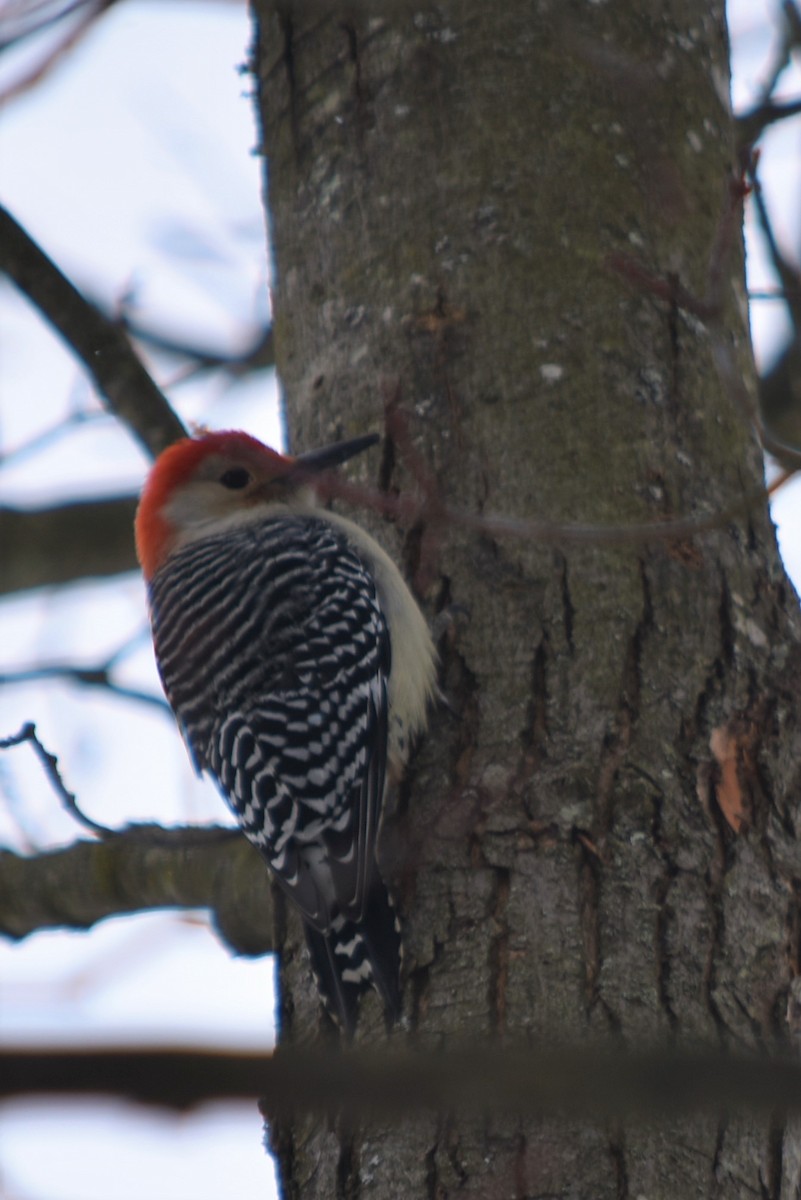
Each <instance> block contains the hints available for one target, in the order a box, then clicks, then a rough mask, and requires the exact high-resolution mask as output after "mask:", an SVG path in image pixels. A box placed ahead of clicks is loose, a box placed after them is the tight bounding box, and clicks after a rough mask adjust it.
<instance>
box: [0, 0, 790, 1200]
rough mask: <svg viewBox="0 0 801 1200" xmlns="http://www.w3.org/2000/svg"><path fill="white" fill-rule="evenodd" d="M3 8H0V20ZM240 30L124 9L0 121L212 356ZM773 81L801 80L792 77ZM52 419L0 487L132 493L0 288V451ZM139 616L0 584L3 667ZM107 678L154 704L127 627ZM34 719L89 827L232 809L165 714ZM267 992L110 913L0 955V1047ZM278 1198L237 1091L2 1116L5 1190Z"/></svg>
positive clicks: (264, 981)
mask: <svg viewBox="0 0 801 1200" xmlns="http://www.w3.org/2000/svg"><path fill="white" fill-rule="evenodd" d="M775 7H776V6H775V5H774V4H773V3H768V0H736V2H733V3H731V4H730V11H731V13H732V34H733V44H734V51H735V67H736V72H737V73H736V76H735V84H734V97H735V104H737V105H739V106H741V107H742V106H745V105H747V104H748V103H749V101H750V100H751V99H752V98H753V95H754V90H755V87H757V86H758V84H759V82H761V80H762V79H763V78H764V74H765V70H766V63H767V61H768V56H769V53H770V46H771V44H772V37H773V34H772V32H771V27H770V24H769V17H770V14H771V13H772V12H773V11H774V8H775ZM3 8H4V2H3V0H0V20H1V19H2V16H3ZM249 36H250V34H249V28H248V23H247V16H246V12H245V8H244V5H240V4H238V3H235V2H227V3H226V2H222V0H220V2H217V3H214V2H210V0H197V2H191V0H175V2H174V3H170V2H168V0H160V2H159V3H158V4H154V3H152V2H151V0H126V2H125V3H121V4H119V5H117V6H115V7H114V8H113V9H112V10H111V12H110V13H109V14H108V15H107V16H106V17H104V18H103V20H102V21H100V22H99V23H98V25H97V26H96V28H95V29H94V31H93V33H92V34H91V36H90V37H89V38H88V39H87V40H86V41H85V42H84V43H83V45H82V46H81V47H80V48H79V49H78V50H77V51H75V52H74V53H73V54H71V55H70V56H69V57H68V58H66V59H65V60H64V62H63V64H62V65H61V66H60V67H59V68H58V69H57V70H56V71H54V72H53V73H52V75H51V76H50V78H49V79H48V80H47V82H46V83H45V84H42V85H40V86H37V87H35V88H34V89H33V90H31V91H30V92H29V93H27V94H26V95H25V96H23V97H22V98H21V99H18V100H16V101H14V102H13V103H12V104H10V105H9V106H8V108H7V110H6V111H5V113H4V114H3V117H2V121H0V192H2V198H3V202H4V203H5V204H7V205H8V207H9V208H10V209H11V211H12V212H14V213H16V214H17V215H18V216H19V217H20V218H21V219H22V220H23V222H24V223H25V225H26V226H27V228H28V229H29V230H30V231H31V233H32V234H33V235H34V236H35V237H36V238H38V239H39V240H40V241H41V243H42V245H43V246H44V248H45V249H46V250H48V251H49V252H50V253H51V254H52V256H53V257H54V258H55V260H56V261H57V262H58V263H59V264H60V265H61V266H62V267H63V268H64V269H65V270H66V271H67V272H68V273H71V275H72V277H73V279H74V281H75V282H76V283H77V284H78V285H79V286H80V287H81V288H83V289H84V290H87V291H88V292H90V293H92V294H93V295H94V296H95V297H97V298H99V299H100V300H102V301H104V302H105V303H107V304H109V305H114V304H117V303H119V302H120V301H121V299H122V298H123V297H124V296H132V297H133V308H134V311H135V312H136V313H137V314H138V315H139V314H141V315H142V316H143V317H146V319H147V323H148V324H149V325H150V326H152V327H154V328H162V329H164V331H165V332H170V333H174V334H176V335H178V336H181V335H185V336H187V337H191V339H192V341H193V342H195V343H201V344H206V345H211V346H217V347H219V348H220V349H229V350H234V349H236V348H237V346H239V345H241V344H243V343H246V342H247V341H248V340H249V338H250V336H252V334H253V333H254V331H255V330H256V329H257V328H258V327H259V325H260V323H262V322H263V321H264V320H265V317H266V314H267V313H268V310H269V303H268V292H267V280H266V273H265V265H264V264H265V261H266V257H265V251H264V230H263V215H262V211H261V205H260V195H261V179H260V163H259V161H258V159H257V158H256V157H254V156H253V155H252V154H251V150H252V147H253V146H254V144H255V140H256V135H255V129H254V125H253V116H252V111H251V107H250V103H249V100H248V98H247V95H246V93H247V91H248V89H249V86H250V84H249V80H248V78H247V76H241V75H239V74H238V73H237V71H236V67H237V65H238V64H240V63H241V62H242V61H243V60H244V58H245V55H246V46H247V43H248V40H249ZM30 53H31V52H30V51H28V50H26V52H25V56H19V57H17V58H15V59H13V60H11V62H10V63H8V64H6V65H4V62H3V61H2V60H0V86H2V83H3V81H4V80H7V79H8V78H9V77H10V76H13V75H14V74H15V73H16V72H18V71H19V70H20V68H21V65H22V58H23V57H27V56H29V55H30ZM782 91H783V93H784V94H785V95H786V96H788V97H789V96H792V97H796V96H798V95H801V79H799V73H798V70H797V69H795V70H794V71H793V72H792V73H789V72H788V73H787V79H786V80H784V81H783V89H782ZM798 138H799V132H798V125H797V124H793V123H791V124H788V125H787V126H786V127H781V128H778V129H777V130H775V131H774V132H773V133H772V134H771V135H770V138H769V139H768V140H767V142H766V146H765V149H764V151H763V159H762V170H763V181H764V186H765V191H766V196H767V200H768V204H769V207H770V211H771V215H772V217H773V219H774V221H775V223H776V230H777V234H778V236H779V238H780V240H781V241H782V242H783V244H784V245H785V247H786V248H788V250H790V251H793V250H796V251H797V248H798V245H799V227H798V204H797V199H798V196H799V194H801V155H799V153H798V151H799V146H798ZM748 230H749V234H750V235H751V241H750V242H749V275H750V283H751V286H752V287H762V286H764V285H765V284H766V283H767V284H769V285H773V286H775V281H774V280H773V279H772V278H771V276H770V273H769V271H768V270H767V268H766V266H765V264H764V260H763V258H762V254H761V247H760V244H759V239H758V238H757V237H754V236H753V233H754V230H753V223H752V222H751V221H750V220H749V223H748ZM752 323H753V329H754V336H755V340H756V346H757V357H758V360H759V361H760V362H762V363H764V362H767V361H769V360H770V358H771V357H772V355H773V353H774V352H775V350H776V348H777V346H778V344H779V343H780V341H781V338H782V337H783V335H784V326H783V325H782V318H781V313H780V306H779V305H777V304H775V303H769V302H767V303H762V304H759V305H755V306H754V309H753V313H752ZM153 369H154V371H155V373H156V375H157V377H158V378H159V381H160V382H161V383H162V384H164V383H165V382H166V381H168V380H169V379H170V377H171V373H172V372H173V371H174V361H173V362H172V363H168V362H167V361H165V360H164V359H162V360H160V361H156V362H155V364H154V365H153ZM169 394H170V396H171V398H172V399H173V400H174V402H175V403H176V406H177V407H178V408H179V411H180V412H181V415H182V416H183V417H184V418H185V419H187V420H202V421H204V422H206V423H208V424H209V425H211V426H217V427H224V426H227V427H237V426H242V427H246V428H248V429H249V430H251V431H252V432H253V433H255V434H256V435H257V436H260V437H262V438H263V439H264V440H266V441H268V442H270V443H271V444H273V445H275V444H276V443H277V442H278V441H279V438H280V429H279V424H278V418H277V407H276V395H275V387H274V384H273V382H272V380H271V377H270V376H269V375H266V374H264V373H262V374H259V375H255V376H251V377H250V379H249V380H248V381H247V382H244V383H232V382H231V381H230V380H229V379H227V378H225V377H224V376H221V375H220V374H217V375H215V376H211V377H210V378H208V377H207V378H204V379H202V380H200V381H194V382H190V383H183V384H180V385H176V386H174V387H172V388H171V389H169ZM70 412H73V413H74V412H80V413H91V414H95V416H94V418H93V419H92V420H89V421H85V422H83V423H81V424H80V425H77V426H75V427H74V428H73V429H71V430H70V431H69V432H68V433H67V434H65V435H64V436H61V437H57V438H55V439H53V440H52V441H51V442H50V443H48V444H47V446H46V448H44V449H42V450H40V451H37V452H35V453H28V454H20V455H18V456H17V457H12V458H11V459H10V460H9V461H8V463H7V464H6V465H5V466H4V467H3V470H2V472H1V473H0V502H6V503H9V502H11V503H19V504H32V505H35V504H38V503H44V502H48V501H52V500H54V499H59V498H65V497H67V496H75V495H76V494H82V495H88V494H108V493H111V492H117V491H129V490H131V489H133V488H135V487H138V486H139V484H140V483H141V480H142V476H143V473H144V470H145V468H146V465H147V464H146V463H145V460H144V457H143V456H142V454H141V453H140V452H139V450H138V449H137V447H136V445H135V444H134V443H133V441H132V440H131V439H130V438H129V437H128V436H127V435H126V434H125V433H124V432H123V431H122V430H121V428H120V427H119V425H118V424H116V423H115V422H113V421H110V420H106V419H105V418H103V417H102V416H98V415H97V414H98V412H99V406H98V404H97V402H96V400H95V399H94V397H93V395H92V393H91V391H90V389H89V387H88V385H87V384H86V382H85V381H84V380H83V378H82V376H81V373H80V371H79V370H78V368H77V367H76V365H75V363H74V361H73V359H72V358H71V357H70V355H69V354H68V353H67V352H66V350H65V349H64V348H63V347H62V346H61V345H60V343H59V342H58V341H57V339H56V338H55V337H54V336H53V335H52V334H51V333H50V331H49V330H48V329H47V328H46V327H45V326H44V325H43V324H42V322H41V321H40V319H39V318H38V316H37V315H36V314H35V313H34V312H33V311H32V310H30V309H29V308H28V307H27V306H26V305H23V304H20V302H19V299H18V297H17V296H16V294H14V293H12V292H11V289H10V288H9V287H8V285H5V284H2V283H0V447H1V448H2V452H3V453H8V452H9V451H11V450H14V449H15V448H18V447H22V446H24V445H26V444H27V443H28V442H30V441H31V439H33V438H36V437H38V436H39V435H41V434H43V433H44V432H46V431H47V430H49V429H52V428H54V427H56V426H57V425H59V423H60V422H62V421H63V420H64V417H65V415H66V414H68V413H70ZM799 505H801V483H795V484H793V485H791V486H790V487H788V488H786V489H784V490H783V491H782V492H780V494H779V498H778V500H777V502H776V506H775V510H774V515H775V516H776V517H777V519H778V520H779V521H780V522H781V523H782V527H781V544H782V549H783V553H784V555H785V560H786V562H787V563H788V567H789V568H790V569H791V571H792V572H793V574H794V577H795V579H796V580H797V581H798V580H799V579H801V538H799V536H798V510H799ZM144 612H145V607H144V597H143V590H142V586H141V584H140V581H139V579H138V578H137V577H135V576H131V577H129V578H127V579H125V580H122V581H120V580H114V581H109V582H105V583H98V584H95V585H91V586H89V585H87V586H74V587H70V588H66V589H61V590H58V591H42V592H40V593H37V594H36V595H34V596H29V595H28V596H22V597H19V598H12V599H11V600H9V601H6V602H4V603H2V604H0V647H2V651H0V670H1V671H9V670H14V669H16V668H21V667H24V666H29V665H32V664H36V663H43V662H52V661H54V660H59V661H63V660H65V659H66V660H68V661H72V662H76V661H77V662H81V663H87V664H93V663H97V662H99V661H101V660H102V658H103V656H104V655H105V654H108V653H111V652H113V651H114V650H115V649H116V648H118V647H119V646H120V645H121V644H123V643H125V642H127V641H128V640H129V639H131V638H133V637H135V636H136V635H137V634H139V635H143V633H144ZM119 679H120V682H121V683H129V684H135V685H136V686H139V687H143V688H146V689H149V690H150V691H151V692H152V693H153V694H154V695H156V694H158V693H159V688H158V683H157V679H156V676H155V669H154V665H153V660H152V652H151V649H150V642H149V638H148V637H147V636H146V635H144V636H139V640H138V641H137V642H136V643H135V644H134V647H133V649H132V651H131V653H130V654H129V655H128V656H127V657H126V659H125V661H124V664H123V665H122V667H121V669H120V672H119ZM29 719H30V720H34V721H35V722H36V724H37V727H38V729H39V732H40V735H41V737H42V739H43V740H44V742H45V744H46V745H47V746H48V747H49V748H50V749H52V750H53V751H54V752H56V753H58V755H59V758H60V762H61V766H62V769H63V772H64V775H65V779H66V782H67V783H68V785H69V786H70V787H71V788H72V789H73V790H74V791H75V792H76V793H77V794H78V796H79V799H80V802H81V805H82V807H83V808H84V809H85V810H86V811H87V812H88V813H89V814H90V815H92V816H94V817H95V818H96V819H98V820H100V821H102V822H104V823H109V824H115V823H119V824H123V823H125V822H126V821H138V820H148V819H155V820H160V821H162V822H164V823H170V822H180V821H186V820H192V821H210V822H218V821H221V820H225V819H226V813H225V810H224V808H223V806H222V804H221V802H220V800H219V798H218V797H217V794H216V792H214V790H213V789H212V788H211V786H210V785H209V784H207V783H203V782H200V781H198V780H196V779H195V778H194V777H193V775H192V773H191V771H190V769H189V766H188V762H187V760H186V755H185V752H184V749H183V746H182V745H181V743H180V740H179V739H178V738H177V737H176V735H175V729H174V726H173V724H172V722H171V720H170V719H168V718H167V717H165V716H164V715H163V714H162V713H160V712H158V711H149V710H147V709H145V708H143V707H138V706H132V705H131V704H130V703H127V702H125V701H122V700H119V701H115V700H113V699H109V698H108V697H107V696H105V695H98V694H90V693H88V692H85V691H84V692H80V691H76V690H75V689H74V688H70V687H68V686H66V685H63V684H52V683H51V684H47V685H42V684H35V685H34V684H30V685H26V686H24V687H18V688H13V689H6V690H5V692H3V693H0V736H3V735H5V734H8V733H12V732H14V731H16V730H17V729H18V728H19V727H20V725H21V724H22V722H23V721H24V720H29ZM143 748H146V752H145V753H143ZM75 836H76V829H75V826H74V824H73V823H72V822H71V820H70V819H69V818H67V817H66V815H65V814H64V813H62V812H61V811H60V810H59V808H58V805H57V803H56V801H55V799H54V797H53V796H52V794H51V793H50V791H49V789H48V787H47V786H46V784H45V782H44V781H43V778H42V774H41V771H40V769H39V767H38V765H37V764H36V763H35V762H34V761H33V757H32V755H30V753H29V751H28V750H27V749H24V748H21V749H18V750H16V751H14V752H12V753H10V754H5V755H0V844H11V845H19V846H27V847H32V846H42V845H47V844H52V843H66V842H69V841H72V840H73V839H74V838H75ZM272 1007H273V995H272V966H271V964H270V962H269V960H267V959H261V960H257V961H255V962H250V961H244V960H235V959H232V958H230V957H229V956H228V955H227V953H226V952H225V951H224V950H222V949H221V947H220V945H219V943H218V942H217V941H216V939H215V938H214V936H213V934H212V933H211V932H210V931H209V928H208V924H207V922H206V920H205V917H204V916H203V914H194V915H193V914H173V913H155V914H149V915H145V916H142V917H138V918H136V919H133V920H132V919H119V920H114V921H109V922H106V923H105V924H104V925H102V926H100V927H98V929H96V930H95V931H93V932H92V933H91V934H90V935H80V934H78V935H65V934H49V933H46V934H40V935H37V936H35V937H33V938H30V939H28V940H27V941H26V942H24V943H22V944H20V945H19V946H14V947H11V946H8V945H2V944H0V1041H2V1042H4V1043H5V1044H13V1045H20V1044H23V1043H26V1044H41V1043H43V1042H44V1043H55V1042H58V1043H72V1044H74V1043H78V1044H86V1043H91V1044H103V1043H104V1042H107V1041H108V1042H127V1043H135V1042H136V1041H142V1042H146V1043H149V1044H153V1043H159V1042H161V1043H168V1044H177V1043H181V1042H183V1043H185V1044H197V1043H211V1044H214V1045H221V1046H231V1047H240V1048H241V1047H253V1048H254V1049H263V1048H267V1047H269V1046H270V1045H271V1040H272ZM43 1147H47V1148H48V1152H47V1154H46V1155H45V1154H43V1153H42V1148H43ZM50 1164H56V1166H55V1167H54V1166H52V1165H50ZM272 1188H273V1184H272V1174H271V1167H270V1164H269V1161H268V1160H267V1158H266V1157H265V1155H264V1152H263V1149H262V1145H261V1122H260V1118H259V1116H258V1113H257V1111H256V1109H255V1105H235V1106H228V1107H225V1108H222V1107H220V1108H216V1109H210V1108H209V1109H204V1110H202V1111H201V1112H200V1113H198V1114H196V1115H194V1116H188V1117H180V1118H176V1117H172V1116H169V1115H164V1114H162V1113H155V1112H150V1111H146V1110H141V1109H134V1108H130V1107H125V1106H122V1105H116V1104H115V1105H112V1104H109V1103H105V1102H104V1103H103V1104H102V1106H98V1105H97V1104H88V1103H83V1102H82V1103H77V1102H76V1103H71V1104H70V1105H69V1106H68V1107H67V1108H65V1106H64V1105H55V1104H52V1103H44V1102H36V1103H32V1102H31V1103H15V1104H13V1105H6V1106H4V1107H0V1198H5V1200H11V1198H12V1197H13V1198H14V1200H33V1198H36V1200H128V1197H130V1198H131V1200H134V1198H136V1200H139V1197H141V1196H147V1197H149V1198H150V1200H160V1198H161V1197H165V1200H166V1198H169V1200H183V1197H186V1198H187V1200H189V1198H190V1197H191V1198H192V1200H206V1198H208V1200H217V1198H219V1197H221V1196H228V1195H236V1196H237V1197H238V1200H249V1198H250V1197H254V1198H255V1197H259V1198H260V1200H263V1198H264V1197H265V1196H268V1195H270V1194H274V1192H271V1189H272Z"/></svg>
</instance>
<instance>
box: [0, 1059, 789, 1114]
mask: <svg viewBox="0 0 801 1200" xmlns="http://www.w3.org/2000/svg"><path fill="white" fill-rule="evenodd" d="M43 1093H44V1094H51V1095H52V1094H54V1093H55V1094H61V1095H64V1094H70V1095H75V1094H83V1095H86V1094H95V1095H96V1094H103V1093H105V1094H112V1095H117V1096H120V1095H122V1096H125V1097H127V1098H130V1099H135V1100H139V1101H142V1102H144V1103H149V1104H160V1105H164V1106H167V1107H171V1108H178V1109H186V1108H189V1107H191V1106H193V1105H196V1104H201V1103H203V1102H205V1101H208V1100H215V1099H223V1098H225V1099H230V1098H232V1097H236V1098H247V1097H252V1098H256V1097H260V1099H261V1104H260V1107H261V1109H262V1111H263V1112H265V1113H267V1114H268V1116H273V1115H274V1114H276V1113H282V1114H288V1113H291V1112H293V1111H295V1110H301V1111H303V1110H307V1111H308V1110H311V1111H314V1112H322V1113H328V1114H331V1115H332V1116H333V1115H334V1114H336V1113H340V1112H342V1111H343V1110H344V1112H346V1113H348V1114H349V1115H350V1116H358V1115H360V1114H362V1115H363V1114H365V1113H370V1114H373V1115H374V1114H376V1113H380V1114H381V1115H382V1116H383V1117H390V1118H397V1117H398V1116H399V1115H401V1114H404V1113H409V1112H412V1113H415V1114H419V1113H420V1112H421V1111H423V1110H426V1109H428V1110H434V1111H439V1112H451V1111H453V1110H455V1109H456V1110H460V1111H464V1110H466V1109H473V1110H476V1111H482V1110H483V1111H491V1112H502V1111H507V1112H509V1111H512V1112H517V1113H526V1112H528V1113H531V1112H539V1113H543V1112H558V1113H560V1114H561V1115H564V1114H568V1115H570V1114H575V1113H580V1114H583V1115H585V1116H589V1117H590V1118H604V1119H608V1118H609V1117H610V1116H614V1115H620V1114H622V1113H626V1114H634V1115H636V1116H637V1117H638V1118H640V1119H643V1118H648V1117H653V1116H655V1115H657V1116H662V1117H663V1118H664V1117H665V1116H666V1115H667V1116H668V1117H675V1115H676V1114H677V1113H679V1112H695V1111H698V1110H702V1109H706V1110H707V1111H710V1110H715V1109H720V1108H721V1107H725V1108H726V1109H727V1110H728V1111H730V1112H731V1111H742V1110H747V1111H755V1110H762V1111H768V1112H770V1111H772V1110H774V1109H775V1108H777V1107H778V1108H781V1109H782V1110H784V1111H793V1112H798V1111H799V1110H801V1067H800V1066H799V1064H798V1063H797V1062H793V1061H791V1060H789V1059H782V1058H778V1057H774V1058H762V1059H757V1058H746V1057H739V1058H736V1057H733V1056H728V1057H727V1056H724V1055H721V1054H718V1053H716V1052H708V1051H707V1052H704V1051H699V1052H697V1053H688V1052H684V1053H681V1052H676V1053H672V1052H670V1051H664V1050H661V1049H655V1050H649V1049H647V1048H646V1049H641V1050H639V1051H637V1050H630V1051H629V1052H628V1053H626V1054H622V1053H621V1052H620V1049H619V1048H617V1049H616V1050H614V1051H609V1050H606V1051H604V1050H602V1049H595V1050H592V1049H584V1050H576V1049H568V1048H566V1047H556V1048H549V1049H543V1048H542V1047H539V1048H537V1047H529V1046H516V1047H511V1046H510V1047H507V1048H505V1049H501V1048H499V1047H498V1046H491V1047H489V1048H488V1049H486V1050H485V1049H481V1050H476V1049H464V1048H463V1049H461V1050H459V1049H454V1048H450V1049H448V1050H446V1051H442V1052H439V1053H431V1052H430V1051H427V1052H422V1051H417V1052H410V1051H404V1052H403V1053H398V1052H397V1051H392V1050H391V1049H390V1050H386V1051H383V1052H381V1053H376V1052H375V1051H373V1052H361V1051H359V1052H353V1051H349V1050H346V1051H342V1050H341V1049H340V1048H338V1047H332V1048H330V1049H327V1048H322V1047H317V1048H314V1049H310V1050H297V1049H292V1050H284V1049H280V1050H278V1051H277V1052H276V1053H275V1054H270V1055H268V1054H236V1053H228V1054H226V1053H223V1052H216V1053H215V1052H209V1051H203V1050H197V1049H182V1050H175V1049H160V1050H152V1049H141V1050H132V1049H119V1048H110V1049H107V1050H80V1051H73V1050H67V1051H65V1050H54V1049H50V1050H45V1051H24V1050H19V1051H14V1050H5V1051H0V1097H6V1096H12V1095H20V1094H23V1095H24V1094H29V1095H30V1094H43Z"/></svg>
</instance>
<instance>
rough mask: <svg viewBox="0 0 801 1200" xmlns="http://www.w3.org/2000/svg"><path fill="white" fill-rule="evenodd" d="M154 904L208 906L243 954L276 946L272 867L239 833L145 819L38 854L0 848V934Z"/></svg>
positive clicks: (69, 924) (72, 924)
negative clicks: (150, 822)
mask: <svg viewBox="0 0 801 1200" xmlns="http://www.w3.org/2000/svg"><path fill="white" fill-rule="evenodd" d="M154 908H209V909H210V910H211V913H212V919H213V921H214V924H215V926H216V928H217V930H218V932H219V933H220V935H221V937H222V938H223V939H224V941H225V942H227V944H228V945H229V946H230V947H231V949H232V950H234V951H235V952H236V953H237V954H247V955H259V954H267V953H269V952H270V951H271V950H272V948H273V899H272V889H271V887H270V883H269V876H268V873H267V868H266V866H265V865H264V863H263V861H262V859H261V857H260V855H259V854H258V851H256V850H255V849H254V848H253V847H252V846H251V845H250V844H249V843H248V842H247V841H246V840H245V839H244V838H243V837H242V835H241V834H240V833H239V832H238V831H237V830H232V829H224V828H221V827H212V828H196V827H191V826H189V827H182V828H177V829H162V828H160V827H159V826H157V825H139V826H133V827H130V828H128V829H124V830H121V831H120V832H119V833H114V834H112V835H111V836H109V837H105V838H103V839H102V840H101V841H97V842H87V841H79V842H75V843H74V844H73V845H71V846H67V847H66V848H64V849H59V850H50V851H47V852H46V853H43V854H38V855H36V856H35V857H25V856H23V855H21V854H16V853H14V852H13V851H11V850H0V934H5V935H6V936H7V937H9V938H13V939H21V938H24V937H27V936H28V935H29V934H31V933H34V932H36V931H37V930H39V929H63V928H69V929H88V928H90V927H91V926H92V925H95V924H96V923H97V922H98V921H102V920H104V919H105V918H106V917H113V916H118V915H120V914H121V913H133V912H145V911H147V910H150V909H154Z"/></svg>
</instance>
